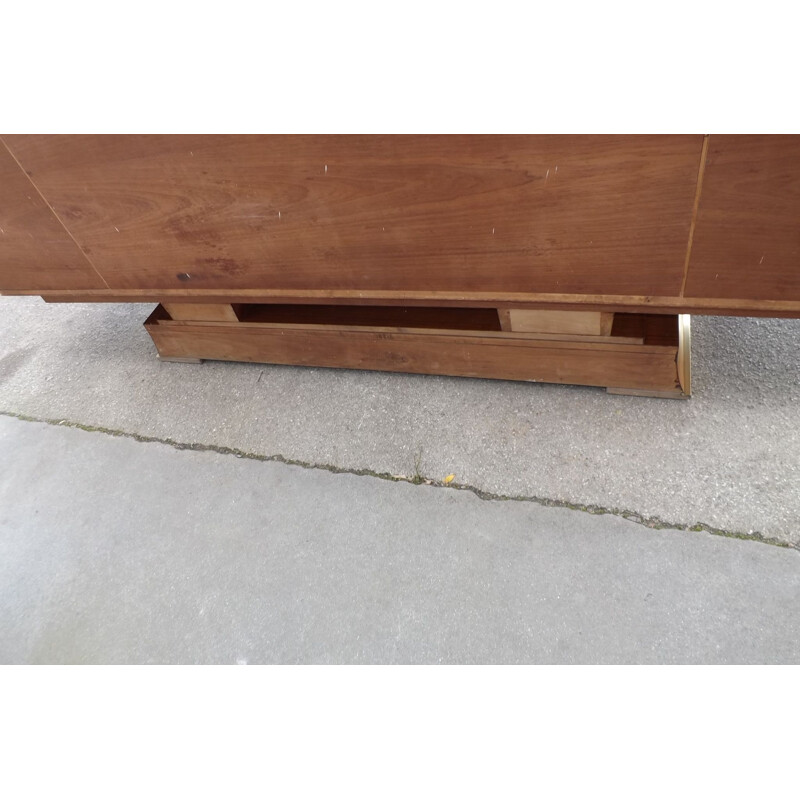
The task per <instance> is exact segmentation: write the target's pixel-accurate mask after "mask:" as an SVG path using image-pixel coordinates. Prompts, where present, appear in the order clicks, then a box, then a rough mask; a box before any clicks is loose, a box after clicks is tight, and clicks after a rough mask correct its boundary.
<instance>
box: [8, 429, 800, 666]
mask: <svg viewBox="0 0 800 800" xmlns="http://www.w3.org/2000/svg"><path fill="white" fill-rule="evenodd" d="M0 463H2V465H3V470H2V473H0V661H2V662H24V663H41V662H44V663H152V662H157V663H173V662H177V663H195V662H197V663H206V662H212V663H274V662H277V663H296V662H302V663H309V662H311V663H331V662H334V663H374V662H378V663H398V662H399V663H417V662H422V663H437V662H446V663H473V662H477V663H517V662H521V663H587V662H588V663H682V662H690V663H770V662H778V663H787V662H789V663H796V662H797V660H798V658H799V657H800V569H799V567H800V553H798V552H797V551H796V550H795V549H793V548H785V547H776V546H770V545H766V544H761V543H757V542H753V541H742V540H737V539H729V538H726V537H723V536H717V535H711V534H708V533H697V532H690V531H676V530H647V529H645V528H643V527H642V526H641V525H637V524H635V523H632V522H628V521H626V520H623V519H620V518H619V517H615V516H611V515H603V516H597V515H591V514H586V513H584V512H580V511H573V510H569V509H564V508H549V507H544V506H541V505H538V504H536V503H531V502H513V501H512V502H509V501H506V502H502V501H492V500H482V499H480V498H478V497H477V496H476V495H475V494H474V493H472V492H469V491H463V490H457V489H450V488H444V487H435V486H425V485H421V486H415V485H412V484H409V483H405V482H393V481H389V480H381V479H378V478H374V477H369V476H366V477H360V476H355V475H352V474H333V473H331V472H329V471H326V470H321V469H304V468H300V467H296V466H289V465H286V464H281V463H276V462H264V461H259V460H257V459H254V458H249V457H236V456H235V455H232V454H221V453H217V452H213V451H196V450H180V449H176V448H174V447H170V446H167V445H164V444H159V443H152V442H150V443H148V442H139V441H136V440H134V439H132V438H130V437H123V436H110V435H108V434H103V433H90V432H86V431H83V430H79V429H75V428H67V427H64V426H58V425H45V424H42V423H35V422H26V421H22V420H18V419H13V418H9V417H0Z"/></svg>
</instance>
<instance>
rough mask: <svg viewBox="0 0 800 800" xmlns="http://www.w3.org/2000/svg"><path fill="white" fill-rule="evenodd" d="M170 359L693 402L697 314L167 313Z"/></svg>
mask: <svg viewBox="0 0 800 800" xmlns="http://www.w3.org/2000/svg"><path fill="white" fill-rule="evenodd" d="M145 328H146V329H147V331H148V333H149V334H150V336H151V337H152V339H153V342H154V343H155V345H156V348H157V350H158V353H159V356H160V358H161V359H162V360H165V361H200V360H205V359H208V360H222V361H245V362H259V363H269V364H289V365H300V366H314V367H340V368H346V369H370V370H385V371H389V372H409V373H419V374H436V375H453V376H464V377H470V378H496V379H502V380H519V381H534V382H545V383H562V384H576V385H584V386H600V387H605V388H607V389H608V390H609V391H610V392H613V393H616V394H635V395H647V396H655V397H673V398H687V397H689V396H690V394H691V355H690V338H689V317H688V315H677V314H661V315H659V314H611V313H607V312H572V311H528V310H515V309H504V308H454V307H440V308H439V307H430V306H364V305H352V306H346V305H317V306H315V305H279V304H263V305H260V304H252V303H251V304H247V303H244V304H230V303H206V304H202V303H164V304H163V305H160V306H158V308H157V309H156V310H155V311H154V312H153V313H152V314H151V315H150V317H149V318H148V319H147V321H146V322H145Z"/></svg>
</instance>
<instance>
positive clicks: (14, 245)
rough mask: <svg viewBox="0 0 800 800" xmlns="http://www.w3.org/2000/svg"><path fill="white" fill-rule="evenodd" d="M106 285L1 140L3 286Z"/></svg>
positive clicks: (0, 253)
mask: <svg viewBox="0 0 800 800" xmlns="http://www.w3.org/2000/svg"><path fill="white" fill-rule="evenodd" d="M101 288H106V287H105V284H104V283H103V281H102V280H101V278H100V276H99V275H98V274H97V272H95V270H94V269H93V268H92V265H91V264H90V263H89V262H88V261H87V259H86V257H85V256H84V255H83V253H81V251H80V249H79V248H78V246H77V245H76V244H75V242H74V241H73V240H72V238H71V237H70V235H69V234H68V233H67V231H66V230H64V226H63V225H61V223H60V222H59V221H58V219H57V218H56V217H55V215H54V214H53V212H52V211H51V210H50V208H49V207H48V205H47V203H46V202H45V201H44V200H43V199H42V197H41V195H40V194H39V192H38V191H37V190H36V187H35V186H34V185H33V184H32V183H31V181H30V178H29V177H28V176H27V175H26V174H25V173H24V172H23V170H22V168H21V167H20V166H19V164H17V162H16V161H15V160H14V159H13V157H12V156H11V154H10V153H9V152H8V150H6V148H5V147H4V146H3V144H2V142H0V290H2V289H7V290H15V289H23V290H24V289H27V290H31V291H45V290H56V289H101Z"/></svg>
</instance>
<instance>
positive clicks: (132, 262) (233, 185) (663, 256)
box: [0, 135, 703, 296]
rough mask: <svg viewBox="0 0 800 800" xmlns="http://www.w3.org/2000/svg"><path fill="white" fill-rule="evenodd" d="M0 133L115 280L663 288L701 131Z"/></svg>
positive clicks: (158, 285) (607, 290)
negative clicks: (556, 133)
mask: <svg viewBox="0 0 800 800" xmlns="http://www.w3.org/2000/svg"><path fill="white" fill-rule="evenodd" d="M5 141H6V143H7V145H8V147H9V148H10V150H11V151H12V152H13V154H14V155H15V157H16V158H17V159H18V160H19V162H20V163H21V164H22V166H23V167H24V169H25V170H27V171H29V172H30V173H31V174H32V180H33V181H34V182H35V183H36V185H37V186H38V187H39V188H40V189H41V191H42V193H43V194H44V196H45V197H47V199H48V201H49V202H50V204H51V205H52V206H53V208H54V210H55V212H56V213H57V214H58V216H59V217H60V218H61V219H62V220H63V221H64V223H65V224H66V225H67V227H68V228H69V230H70V231H71V232H72V234H73V235H74V237H75V239H76V241H77V242H78V243H79V244H80V245H81V247H82V248H83V249H84V251H85V252H86V253H87V254H88V255H89V257H90V258H91V261H92V263H93V264H94V265H95V267H96V268H97V269H98V270H99V271H100V273H101V274H102V276H103V278H104V279H105V281H106V282H107V283H108V285H109V286H110V287H111V288H112V289H115V290H132V289H138V290H159V289H165V290H182V289H192V290H204V289H205V290H211V289H219V290H235V289H241V290H259V289H263V290H297V291H305V290H335V291H353V292H367V293H369V292H379V291H397V292H406V291H416V292H423V293H427V292H484V293H495V292H504V293H544V294H549V293H559V294H578V295H587V294H603V295H625V296H629V295H655V296H678V295H679V294H680V287H681V283H682V280H683V275H684V265H685V259H686V249H687V242H688V233H689V228H690V223H691V212H692V207H693V203H694V199H695V197H694V193H695V187H696V182H697V175H698V167H699V162H700V154H701V149H702V142H703V137H702V136H699V135H696V136H695V135H689V136H427V135H424V136H124V137H121V136H38V135H37V136H7V137H5ZM0 288H4V289H5V288H9V287H7V286H5V285H2V286H0ZM32 288H38V287H32ZM48 288H51V289H56V288H63V285H59V286H56V285H55V284H54V285H52V286H50V287H48ZM76 288H77V287H76Z"/></svg>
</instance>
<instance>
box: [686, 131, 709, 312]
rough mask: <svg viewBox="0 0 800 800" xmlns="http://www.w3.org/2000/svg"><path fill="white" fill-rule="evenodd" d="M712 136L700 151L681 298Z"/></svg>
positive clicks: (687, 272)
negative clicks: (709, 142)
mask: <svg viewBox="0 0 800 800" xmlns="http://www.w3.org/2000/svg"><path fill="white" fill-rule="evenodd" d="M709 139H710V135H709V134H706V135H705V136H704V137H703V147H702V149H701V151H700V166H699V167H698V170H697V187H696V189H695V193H694V206H693V207H692V222H691V224H690V226H689V241H688V243H687V245H686V262H685V263H684V265H683V280H682V281H681V293H680V297H683V296H684V292H685V291H686V281H687V280H688V278H689V262H690V261H691V258H692V244H693V243H694V230H695V227H696V226H697V212H698V210H699V208H700V196H701V194H702V192H703V177H704V176H705V172H706V160H707V158H708V141H709Z"/></svg>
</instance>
